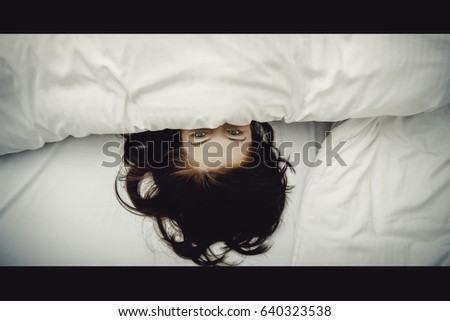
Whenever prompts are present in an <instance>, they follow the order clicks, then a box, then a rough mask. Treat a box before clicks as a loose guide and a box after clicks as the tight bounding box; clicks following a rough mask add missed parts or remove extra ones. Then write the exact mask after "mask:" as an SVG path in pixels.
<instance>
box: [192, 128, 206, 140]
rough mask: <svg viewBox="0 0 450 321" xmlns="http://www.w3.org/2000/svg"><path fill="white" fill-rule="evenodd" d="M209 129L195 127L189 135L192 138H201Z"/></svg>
mask: <svg viewBox="0 0 450 321" xmlns="http://www.w3.org/2000/svg"><path fill="white" fill-rule="evenodd" d="M209 132H210V131H209V130H207V129H196V130H194V131H193V132H192V134H191V135H190V136H191V137H192V138H193V139H201V138H204V137H206V136H208V135H209Z"/></svg>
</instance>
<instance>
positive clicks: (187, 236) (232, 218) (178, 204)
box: [118, 122, 291, 265]
mask: <svg viewBox="0 0 450 321" xmlns="http://www.w3.org/2000/svg"><path fill="white" fill-rule="evenodd" d="M125 138H126V140H125V145H124V164H125V165H126V173H125V174H124V175H123V176H121V175H119V176H118V179H119V180H124V181H125V187H126V191H127V193H128V195H129V197H130V200H131V202H132V204H126V203H125V202H124V201H123V200H122V199H121V198H120V196H119V199H120V200H121V202H122V204H123V205H124V206H125V207H126V208H127V209H129V210H131V211H133V212H134V213H137V214H142V215H148V216H151V217H154V218H155V219H156V220H157V223H158V227H159V230H160V232H161V236H162V237H163V239H164V240H165V241H167V242H168V243H169V244H170V245H171V246H172V248H173V250H174V251H175V253H177V254H178V255H180V256H181V257H183V258H188V259H191V260H192V261H194V262H195V263H197V264H200V265H215V264H219V263H225V258H226V254H227V253H228V252H230V251H232V250H234V251H236V252H238V253H241V254H245V255H256V254H260V253H263V252H265V251H266V250H267V249H268V246H267V244H266V240H267V239H268V238H269V237H270V236H271V235H272V234H273V232H274V231H275V229H276V228H277V226H278V224H279V222H280V216H281V213H282V211H283V209H284V205H285V201H286V191H287V190H288V189H289V187H288V186H287V180H286V170H287V168H291V166H290V164H289V163H288V162H287V161H285V160H284V159H283V158H281V157H280V155H279V151H278V149H277V148H276V147H275V146H274V144H273V130H272V128H271V126H270V125H269V124H267V123H258V122H252V123H251V124H250V125H247V126H233V125H229V124H225V125H222V126H220V127H218V128H215V129H198V130H164V131H158V132H145V133H139V134H130V135H126V137H125ZM230 146H231V147H230ZM196 149H197V150H196ZM148 178H150V179H151V182H152V184H151V186H150V187H149V188H145V187H144V184H143V182H144V181H145V180H146V179H148ZM118 195H119V194H118ZM213 248H214V249H213Z"/></svg>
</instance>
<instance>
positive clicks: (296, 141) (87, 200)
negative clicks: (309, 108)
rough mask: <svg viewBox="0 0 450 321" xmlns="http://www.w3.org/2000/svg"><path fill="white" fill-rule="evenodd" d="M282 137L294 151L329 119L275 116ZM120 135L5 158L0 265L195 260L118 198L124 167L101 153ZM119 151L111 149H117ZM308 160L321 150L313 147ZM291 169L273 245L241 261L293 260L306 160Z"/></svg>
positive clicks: (0, 165)
mask: <svg viewBox="0 0 450 321" xmlns="http://www.w3.org/2000/svg"><path fill="white" fill-rule="evenodd" d="M273 126H274V130H275V134H276V141H278V142H282V141H292V142H293V148H292V149H288V150H286V151H287V152H291V153H294V152H295V153H302V147H303V145H304V144H305V143H307V142H309V141H314V140H317V141H321V140H322V139H323V138H324V135H325V133H324V132H325V130H326V129H327V128H328V126H329V124H327V123H314V122H310V123H292V124H284V123H281V122H275V123H273ZM108 141H117V142H121V139H120V138H119V137H118V136H116V135H92V136H88V137H85V138H73V137H69V138H67V139H65V140H64V141H61V142H57V143H50V144H46V145H45V146H44V147H43V148H41V149H39V150H34V151H24V152H21V153H17V154H11V155H5V156H1V157H0V180H1V182H2V184H1V185H0V196H1V197H0V265H3V266H11V265H12V266H30V265H31V266H63V265H67V266H91V265H103V266H105V265H106V266H110V265H121V266H128V265H134V266H136V265H185V266H189V265H194V264H193V263H192V262H190V261H189V260H184V259H181V258H179V257H178V256H176V255H175V254H173V253H172V251H171V250H170V249H169V248H168V247H167V246H166V245H165V244H164V243H163V242H162V241H161V240H160V238H159V236H158V235H157V233H156V232H155V229H154V226H153V221H152V220H151V219H149V218H145V219H144V218H142V217H139V216H136V215H133V214H131V213H129V212H127V211H126V210H125V209H123V208H122V207H121V206H120V204H119V203H118V201H117V200H116V197H115V193H114V179H115V176H116V174H117V171H118V169H119V168H118V167H111V168H108V167H103V166H101V164H102V162H103V161H106V162H110V161H111V160H112V158H111V157H108V156H106V155H104V154H103V153H102V146H103V144H104V143H106V142H108ZM111 150H113V149H111ZM309 152H310V153H313V154H314V155H313V154H310V155H309V157H310V159H312V158H313V156H315V150H314V149H310V150H309ZM295 168H296V174H293V173H289V174H288V179H289V184H292V185H295V188H294V189H293V190H292V191H291V193H290V194H289V195H288V205H287V207H286V210H285V212H284V214H283V222H282V224H281V225H280V227H279V228H278V230H277V231H276V232H275V234H274V236H273V237H272V244H273V246H272V248H271V249H270V250H269V251H268V252H267V253H265V254H262V255H259V256H255V257H246V258H243V257H240V256H237V255H235V256H234V258H235V259H237V260H243V262H242V263H241V265H288V264H290V262H291V259H292V255H293V250H294V237H295V226H296V225H297V221H296V220H297V218H298V215H297V212H298V207H299V201H300V197H301V194H302V192H303V181H304V178H305V176H306V173H307V171H308V170H309V168H308V167H306V166H305V165H304V164H303V163H302V162H300V163H299V164H298V165H297V166H296V167H295Z"/></svg>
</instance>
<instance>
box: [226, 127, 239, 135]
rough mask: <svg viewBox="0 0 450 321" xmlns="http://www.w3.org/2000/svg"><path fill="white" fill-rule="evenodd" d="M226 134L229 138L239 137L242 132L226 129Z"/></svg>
mask: <svg viewBox="0 0 450 321" xmlns="http://www.w3.org/2000/svg"><path fill="white" fill-rule="evenodd" d="M227 133H228V134H230V135H231V136H240V135H242V130H240V129H238V128H237V129H227Z"/></svg>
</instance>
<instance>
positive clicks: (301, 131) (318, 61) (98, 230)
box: [0, 35, 450, 266]
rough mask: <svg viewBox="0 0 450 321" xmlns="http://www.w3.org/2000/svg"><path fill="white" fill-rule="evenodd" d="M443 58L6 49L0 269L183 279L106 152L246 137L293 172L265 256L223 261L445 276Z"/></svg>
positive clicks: (207, 38)
mask: <svg viewBox="0 0 450 321" xmlns="http://www.w3.org/2000/svg"><path fill="white" fill-rule="evenodd" d="M449 57H450V37H449V36H448V35H275V36H273V35H1V36H0V122H1V126H0V138H1V140H0V179H1V182H2V184H1V186H0V265H2V266H63V265H69V266H98V265H102V266H111V265H120V266H127V265H132V266H172V265H174V266H185V265H194V264H193V263H192V262H190V261H188V260H184V259H181V258H179V257H177V256H176V255H174V254H173V253H172V251H171V250H170V249H169V248H168V247H167V245H166V244H165V243H163V242H162V241H161V240H160V238H159V236H158V234H157V233H156V230H155V228H154V222H153V221H152V220H151V219H149V218H147V219H144V218H142V217H139V216H136V215H133V214H131V213H129V212H127V211H126V210H125V209H124V208H122V207H121V206H120V204H119V202H118V201H117V199H116V196H115V194H114V180H115V177H116V174H117V172H118V169H119V168H118V166H108V165H107V164H108V163H110V162H111V161H112V159H113V158H112V156H111V154H110V153H105V144H107V143H110V142H114V144H113V145H111V146H116V147H114V148H116V151H117V153H120V146H121V143H122V140H121V138H120V136H119V135H118V134H119V133H124V132H140V131H143V130H160V129H164V128H201V127H216V126H218V125H220V124H221V123H223V122H225V121H227V122H230V123H245V122H248V121H249V120H258V121H268V122H270V123H271V124H272V125H273V127H274V130H275V140H276V142H277V144H278V145H279V146H281V145H282V144H283V142H292V147H290V148H286V149H284V150H283V154H284V155H285V156H289V155H290V157H291V161H293V162H294V163H295V170H296V172H295V173H288V181H289V184H291V185H293V186H294V188H293V190H292V191H291V192H290V193H289V194H288V202H287V207H286V209H285V211H284V213H283V216H282V224H281V225H280V227H279V228H278V229H277V231H276V232H275V234H274V235H273V237H272V238H271V239H270V244H271V245H272V246H271V248H270V250H269V251H268V252H267V253H265V254H262V255H258V256H254V257H242V256H239V255H233V256H232V257H231V259H232V261H233V262H235V263H236V264H239V265H242V266H261V265H265V266H267V265H269V266H277V265H282V266H285V265H296V266H317V265H319V266H321V265H326V266H330V265H335V266H355V265H357V266H364V265H365V266H367V265H370V266H374V265H382V266H385V265H395V266H411V265H450V210H449V208H450V201H449V200H450V198H449V196H450V147H449V146H450V145H449V144H448V141H449V139H450V125H449V124H450V107H449V106H450V59H449ZM218 97H219V98H220V99H218ZM186 115H190V117H186ZM311 142H313V145H311V144H310V143H311ZM284 146H286V145H284ZM305 146H307V147H308V146H309V147H310V148H305ZM114 148H113V149H114ZM333 151H334V152H333ZM105 164H106V165H105Z"/></svg>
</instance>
